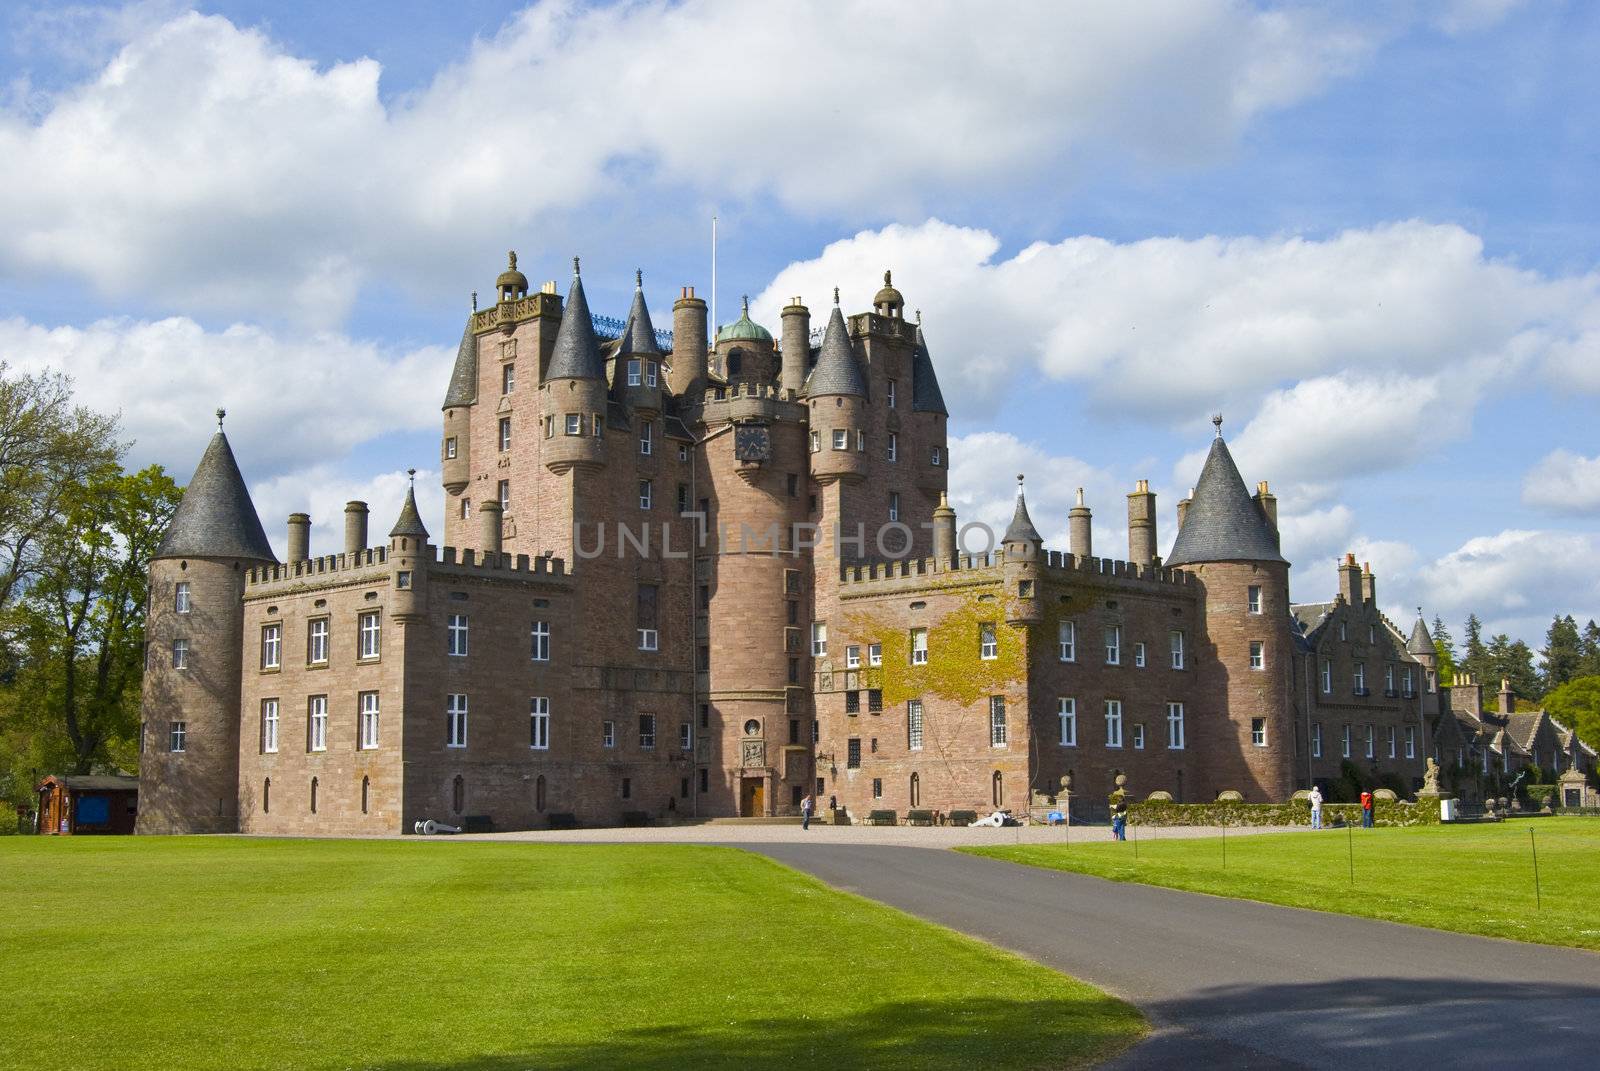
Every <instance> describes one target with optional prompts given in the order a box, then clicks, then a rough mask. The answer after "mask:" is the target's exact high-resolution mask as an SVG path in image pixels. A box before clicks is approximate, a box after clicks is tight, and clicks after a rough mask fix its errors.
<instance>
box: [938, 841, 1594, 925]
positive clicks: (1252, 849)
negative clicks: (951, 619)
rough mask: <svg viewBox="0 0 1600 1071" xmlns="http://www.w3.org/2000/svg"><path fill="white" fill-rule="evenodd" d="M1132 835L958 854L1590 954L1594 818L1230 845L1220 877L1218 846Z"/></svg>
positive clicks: (1220, 855) (1240, 842) (981, 849)
mask: <svg viewBox="0 0 1600 1071" xmlns="http://www.w3.org/2000/svg"><path fill="white" fill-rule="evenodd" d="M1530 830H1532V831H1533V837H1532V840H1531V841H1530V837H1529V831H1530ZM1128 832H1129V836H1130V837H1132V836H1134V830H1133V828H1131V827H1130V829H1129V831H1128ZM1138 838H1139V839H1138V842H1137V844H1135V842H1134V841H1133V840H1129V841H1126V842H1123V843H1120V844H1119V843H1116V842H1114V841H1113V842H1110V843H1104V842H1098V843H1092V844H1073V845H1071V846H1063V845H1055V844H1051V845H1038V846H1028V845H1019V846H1015V847H1010V846H995V847H980V848H962V849H960V850H961V851H967V852H971V853H973V854H975V855H987V856H992V857H994V858H996V859H1007V860H1010V861H1012V862H1016V863H1025V864H1028V865H1030V866H1042V867H1052V868H1055V869H1058V870H1072V871H1077V872H1079V873H1082V874H1093V875H1096V876H1098V877H1102V878H1109V879H1111V880H1112V881H1133V882H1142V883H1144V884H1147V885H1163V886H1166V887H1168V888H1172V889H1186V890H1189V891H1191V892H1203V893H1213V894H1215V895H1218V896H1233V897H1239V898H1241V899H1246V900H1260V901H1263V902H1266V903H1271V904H1286V905H1288V906H1291V907H1309V908H1315V909H1317V910H1320V911H1336V912H1341V913H1344V914H1348V915H1364V916H1366V917H1368V918H1375V919H1388V920H1390V921H1392V922H1409V923H1413V924H1415V925H1418V926H1431V927H1434V928H1436V929H1441V930H1456V931H1458V932H1461V933H1476V934H1483V935H1486V936H1490V937H1508V938H1512V939H1514V940H1518V941H1535V942H1539V943H1541V944H1551V945H1569V946H1573V947H1578V948H1590V949H1596V950H1600V893H1597V890H1600V821H1596V820H1594V819H1590V818H1543V819H1528V820H1523V821H1515V822H1506V823H1503V824H1497V825H1470V826H1424V827H1418V828H1412V829H1354V830H1350V831H1348V832H1347V831H1346V830H1343V829H1325V830H1321V831H1311V830H1305V831H1298V832H1293V833H1263V834H1252V835H1249V836H1234V837H1228V838H1227V865H1226V869H1224V866H1223V844H1222V839H1221V838H1220V837H1206V838H1201V839H1192V840H1179V839H1175V838H1174V839H1163V838H1162V835H1161V830H1160V829H1156V828H1148V827H1141V828H1140V829H1139V830H1138ZM1535 847H1537V851H1538V861H1539V888H1538V891H1537V895H1536V893H1535V888H1534V869H1533V861H1534V849H1535ZM1136 852H1137V854H1135V853H1136ZM1352 861H1353V864H1354V878H1353V880H1352V876H1351V872H1352Z"/></svg>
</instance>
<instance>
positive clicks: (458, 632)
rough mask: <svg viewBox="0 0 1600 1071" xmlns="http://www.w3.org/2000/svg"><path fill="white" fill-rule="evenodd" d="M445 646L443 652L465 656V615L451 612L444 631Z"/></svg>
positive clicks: (459, 656) (457, 656)
mask: <svg viewBox="0 0 1600 1071" xmlns="http://www.w3.org/2000/svg"><path fill="white" fill-rule="evenodd" d="M445 635H446V639H447V646H446V647H445V653H447V654H450V655H453V656H454V657H456V658H465V657H466V656H467V615H466V614H451V615H450V620H449V623H448V625H447V627H446V631H445Z"/></svg>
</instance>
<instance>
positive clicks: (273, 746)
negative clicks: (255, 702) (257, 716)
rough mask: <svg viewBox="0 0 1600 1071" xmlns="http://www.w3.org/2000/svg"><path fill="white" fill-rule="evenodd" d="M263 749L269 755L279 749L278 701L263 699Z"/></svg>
mask: <svg viewBox="0 0 1600 1071" xmlns="http://www.w3.org/2000/svg"><path fill="white" fill-rule="evenodd" d="M261 750H262V751H264V752H266V753H267V754H268V755H271V754H273V753H274V752H276V751H277V750H278V701H277V700H276V699H263V700H262V701H261Z"/></svg>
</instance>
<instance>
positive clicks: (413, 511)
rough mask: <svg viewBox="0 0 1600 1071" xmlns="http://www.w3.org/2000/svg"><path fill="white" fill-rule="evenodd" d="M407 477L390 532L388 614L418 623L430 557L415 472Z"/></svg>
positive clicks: (423, 605)
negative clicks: (408, 481)
mask: <svg viewBox="0 0 1600 1071" xmlns="http://www.w3.org/2000/svg"><path fill="white" fill-rule="evenodd" d="M406 475H407V476H409V477H411V486H410V487H408V488H406V500H405V502H404V503H403V504H402V505H401V507H400V516H399V517H398V518H396V520H395V522H394V527H393V528H391V529H389V562H388V564H389V573H390V575H391V576H392V577H393V578H394V579H393V583H394V601H393V603H392V604H391V614H392V616H393V617H394V619H395V620H396V621H399V622H406V621H412V620H420V619H421V617H422V615H423V612H424V610H425V609H426V608H427V599H426V597H425V594H424V592H423V590H422V588H423V586H424V585H425V583H426V581H427V576H428V574H427V569H426V566H427V564H428V563H429V561H430V560H431V558H432V553H431V552H430V551H429V549H428V529H427V528H426V527H425V526H424V525H423V523H422V514H420V513H418V512H417V486H416V484H417V470H416V469H408V470H406ZM497 504H498V503H497Z"/></svg>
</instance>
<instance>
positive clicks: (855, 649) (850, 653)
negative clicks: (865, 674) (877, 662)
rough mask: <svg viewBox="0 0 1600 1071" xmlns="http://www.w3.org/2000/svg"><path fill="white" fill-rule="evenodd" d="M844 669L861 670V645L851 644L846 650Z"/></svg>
mask: <svg viewBox="0 0 1600 1071" xmlns="http://www.w3.org/2000/svg"><path fill="white" fill-rule="evenodd" d="M844 668H846V669H859V668H861V647H860V645H859V644H854V643H852V644H849V645H847V646H846V647H845V649H844Z"/></svg>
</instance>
